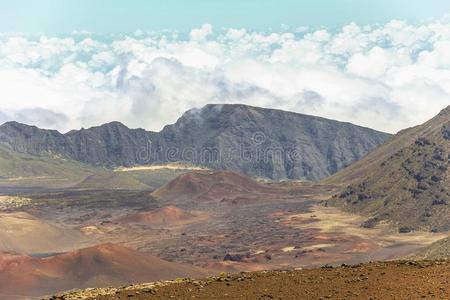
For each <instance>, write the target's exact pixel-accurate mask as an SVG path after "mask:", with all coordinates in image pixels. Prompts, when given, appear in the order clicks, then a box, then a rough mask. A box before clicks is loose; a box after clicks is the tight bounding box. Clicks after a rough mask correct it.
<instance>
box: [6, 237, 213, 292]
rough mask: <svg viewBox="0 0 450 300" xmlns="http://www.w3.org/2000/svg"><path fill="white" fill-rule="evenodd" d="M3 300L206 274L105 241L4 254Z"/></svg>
mask: <svg viewBox="0 0 450 300" xmlns="http://www.w3.org/2000/svg"><path fill="white" fill-rule="evenodd" d="M2 257H3V259H2V258H0V299H10V298H11V299H17V294H18V293H20V296H21V297H23V298H21V299H27V297H26V296H42V295H45V294H52V293H55V291H65V290H70V289H73V288H80V287H83V288H87V287H103V286H110V285H121V284H129V283H132V282H148V281H157V280H166V279H173V278H176V277H184V276H187V275H188V274H189V275H188V276H193V277H199V276H205V275H206V274H207V273H206V272H204V271H202V270H201V269H198V268H195V267H192V266H186V265H182V264H177V263H171V262H167V261H164V260H161V259H159V258H157V257H155V256H151V255H148V254H145V253H140V252H138V251H134V250H131V249H128V248H125V247H121V246H117V245H113V244H104V245H99V246H95V247H91V248H85V249H81V250H78V251H74V252H68V253H64V254H60V255H53V256H49V257H45V258H38V257H29V256H12V255H3V256H2Z"/></svg>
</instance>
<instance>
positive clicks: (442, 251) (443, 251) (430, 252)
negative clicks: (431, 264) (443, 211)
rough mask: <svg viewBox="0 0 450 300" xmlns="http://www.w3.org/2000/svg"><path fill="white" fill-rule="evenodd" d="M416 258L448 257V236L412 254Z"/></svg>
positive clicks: (449, 239)
mask: <svg viewBox="0 0 450 300" xmlns="http://www.w3.org/2000/svg"><path fill="white" fill-rule="evenodd" d="M414 258H416V259H427V260H430V259H432V260H436V259H450V237H448V238H445V239H442V240H439V241H437V242H435V243H433V244H431V245H430V246H428V247H426V248H425V249H423V250H421V251H420V252H419V253H417V254H416V255H414Z"/></svg>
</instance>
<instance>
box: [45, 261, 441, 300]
mask: <svg viewBox="0 0 450 300" xmlns="http://www.w3.org/2000/svg"><path fill="white" fill-rule="evenodd" d="M50 299H66V300H69V299H102V300H107V299H108V300H110V299H450V260H440V261H420V262H415V261H398V262H377V263H368V264H361V265H356V266H346V265H343V266H339V267H327V266H326V267H322V268H320V269H312V270H309V269H308V270H306V269H305V270H294V271H265V272H254V273H240V274H236V275H230V274H221V275H220V276H217V277H210V278H207V279H204V280H192V279H177V280H174V281H166V282H158V283H152V284H144V285H132V286H127V287H121V288H107V289H90V290H83V291H73V292H70V293H67V294H62V295H57V296H53V297H52V298H50Z"/></svg>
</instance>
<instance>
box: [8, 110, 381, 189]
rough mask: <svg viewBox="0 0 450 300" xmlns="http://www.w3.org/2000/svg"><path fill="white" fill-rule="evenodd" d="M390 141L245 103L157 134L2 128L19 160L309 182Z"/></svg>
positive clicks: (195, 115) (186, 118)
mask: <svg viewBox="0 0 450 300" xmlns="http://www.w3.org/2000/svg"><path fill="white" fill-rule="evenodd" d="M389 137H390V135H389V134H386V133H382V132H378V131H375V130H372V129H368V128H363V127H359V126H355V125H352V124H350V123H342V122H337V121H332V120H327V119H324V118H319V117H313V116H307V115H301V114H297V113H292V112H286V111H280V110H273V109H263V108H257V107H250V106H245V105H207V106H205V107H203V108H202V109H193V110H190V111H188V112H186V113H185V114H184V115H183V116H182V117H181V118H180V119H179V120H178V121H177V122H176V123H175V124H173V125H168V126H166V127H164V129H163V130H162V131H161V132H158V133H155V132H149V131H145V130H143V129H129V128H127V127H126V126H124V125H123V124H121V123H118V122H113V123H109V124H105V125H102V126H98V127H92V128H89V129H81V130H74V131H70V132H68V133H66V134H62V133H59V132H57V131H54V130H43V129H39V128H37V127H34V126H27V125H24V124H20V123H16V122H8V123H5V124H3V125H1V126H0V145H3V146H6V147H7V148H8V149H9V150H11V151H13V152H15V153H20V154H27V155H32V156H38V157H59V158H65V159H70V160H75V161H79V162H83V163H86V164H90V165H94V166H100V167H107V168H115V167H119V166H126V167H130V166H135V165H147V164H155V163H168V162H176V161H181V162H188V163H191V164H194V165H201V166H206V167H210V168H214V169H226V170H234V171H239V172H242V173H244V174H247V175H251V176H260V177H267V178H273V179H283V178H289V179H306V180H319V179H322V178H324V177H326V176H329V175H330V174H334V173H336V172H337V171H338V170H340V169H342V168H343V167H345V166H347V165H349V164H351V163H353V162H354V161H357V160H358V159H361V158H362V157H364V156H365V155H366V154H367V153H369V152H370V151H371V150H373V149H374V148H376V147H377V146H379V145H380V144H383V143H384V142H385V141H386V140H388V139H389Z"/></svg>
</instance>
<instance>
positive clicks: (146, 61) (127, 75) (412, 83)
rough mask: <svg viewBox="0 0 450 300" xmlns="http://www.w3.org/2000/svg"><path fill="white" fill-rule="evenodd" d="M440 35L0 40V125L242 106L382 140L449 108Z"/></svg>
mask: <svg viewBox="0 0 450 300" xmlns="http://www.w3.org/2000/svg"><path fill="white" fill-rule="evenodd" d="M449 28H450V26H449V24H448V23H441V22H432V23H425V24H422V25H419V26H412V25H408V24H406V23H404V22H401V21H392V22H389V23H387V24H385V25H366V26H362V27H360V26H358V25H356V24H354V23H352V24H349V25H347V26H344V27H343V28H342V29H341V30H338V31H335V32H331V31H329V30H325V29H322V30H317V31H310V32H308V29H307V28H302V29H301V30H299V29H296V30H294V31H293V32H286V31H284V32H271V33H264V32H256V31H250V30H248V29H242V28H241V29H234V28H227V29H221V30H216V31H213V28H212V26H211V25H208V24H206V25H203V26H202V27H201V28H198V29H194V30H192V31H191V32H190V33H189V36H188V38H187V39H186V38H183V34H180V33H177V32H170V31H165V32H160V33H158V32H144V31H137V32H136V33H137V34H134V35H133V36H123V37H122V36H119V37H117V36H116V37H114V36H113V37H108V36H105V37H102V38H96V37H95V36H94V35H92V34H91V35H87V34H78V33H74V34H73V36H68V37H64V38H56V37H46V36H42V37H32V36H25V35H6V34H5V35H0V93H1V95H0V96H1V98H0V99H1V100H0V120H1V121H4V120H6V119H16V120H19V121H24V122H30V123H34V124H36V125H38V126H44V127H47V128H48V127H54V128H57V129H60V130H63V131H66V130H70V129H72V128H79V127H81V126H84V127H88V126H92V125H98V124H99V123H104V122H109V121H112V120H118V121H122V122H124V123H125V124H127V125H129V126H131V127H144V128H147V129H150V130H160V129H161V128H162V126H163V125H165V124H167V123H172V122H174V121H175V120H176V119H177V118H178V117H179V116H180V115H181V114H182V113H183V112H184V111H186V110H188V109H190V108H192V107H201V106H203V105H205V104H208V103H245V104H250V105H256V106H264V107H272V108H280V109H286V110H293V111H297V112H301V113H309V114H315V115H320V116H323V117H328V118H334V119H338V120H342V121H349V122H354V123H357V124H361V125H364V126H369V127H373V128H376V129H380V130H385V131H391V132H394V131H397V130H400V129H402V128H405V127H408V126H412V125H416V124H419V123H421V122H423V121H425V120H426V119H428V118H430V117H432V116H433V115H435V114H436V113H437V112H438V111H439V110H440V109H442V108H443V107H445V106H446V105H449V104H450V60H449V55H448V53H449V51H450V29H449ZM286 30H287V29H286ZM26 115H29V117H28V118H25V116H26Z"/></svg>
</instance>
